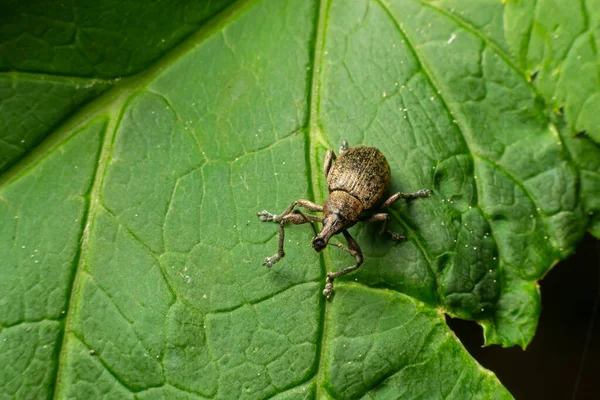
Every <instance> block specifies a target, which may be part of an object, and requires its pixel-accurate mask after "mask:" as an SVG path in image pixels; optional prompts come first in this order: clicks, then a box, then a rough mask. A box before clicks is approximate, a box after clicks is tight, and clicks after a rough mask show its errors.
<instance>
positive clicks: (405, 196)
mask: <svg viewBox="0 0 600 400" xmlns="http://www.w3.org/2000/svg"><path fill="white" fill-rule="evenodd" d="M429 196H431V190H430V189H421V190H419V191H417V192H414V193H402V192H398V193H394V194H393V195H392V196H391V197H390V198H389V199H387V200H386V201H384V202H383V204H382V205H381V208H386V207H389V206H391V205H392V204H393V203H394V202H395V201H396V200H398V199H416V198H419V197H429Z"/></svg>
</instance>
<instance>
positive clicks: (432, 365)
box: [0, 0, 600, 399]
mask: <svg viewBox="0 0 600 400" xmlns="http://www.w3.org/2000/svg"><path fill="white" fill-rule="evenodd" d="M228 3H230V2H229V1H222V2H206V3H203V4H202V6H198V5H196V3H195V2H194V3H193V4H192V2H189V3H183V2H182V3H181V4H178V3H175V2H170V3H167V2H165V3H162V2H159V3H153V4H151V5H145V4H143V5H122V4H121V3H120V2H115V3H114V4H112V3H110V2H102V3H101V6H98V5H96V4H99V3H93V4H92V2H87V1H83V0H81V1H80V2H79V3H77V4H75V5H74V6H72V8H69V9H67V10H63V9H62V8H61V7H60V4H59V3H57V5H56V7H50V6H49V7H47V8H44V7H41V6H39V5H36V4H34V3H32V2H29V3H28V4H27V5H25V6H23V5H17V4H16V3H15V4H12V3H11V4H10V5H9V7H8V9H9V12H7V13H5V14H4V15H3V16H2V17H1V18H3V19H2V20H0V26H2V28H1V29H2V30H0V32H2V36H0V43H1V44H0V69H2V70H4V71H9V72H3V73H0V117H1V118H0V139H4V140H2V141H0V170H1V169H2V168H4V169H5V171H4V172H3V173H2V175H0V220H1V221H2V224H0V259H1V260H2V262H1V263H0V329H1V330H0V397H2V398H11V397H19V398H21V397H23V398H49V397H57V398H67V397H76V398H100V397H102V398H104V397H115V398H134V397H137V398H144V399H150V398H200V399H202V398H227V399H230V398H231V399H234V398H235V399H236V398H269V397H271V398H276V399H300V398H340V399H341V398H359V397H365V398H387V397H401V398H404V397H407V398H413V397H428V398H430V397H440V398H447V397H450V398H457V399H462V398H468V397H476V398H510V394H509V393H508V392H507V391H506V389H505V388H504V387H503V386H502V385H501V384H500V383H499V382H498V380H497V378H496V377H495V376H494V375H493V374H492V373H490V372H489V371H487V370H485V369H483V368H482V367H481V366H480V365H479V364H478V363H477V362H476V361H475V360H474V359H473V358H471V357H470V355H469V354H468V353H467V351H466V350H465V349H464V347H463V346H462V344H461V343H460V341H459V340H458V339H457V338H456V337H455V336H454V334H453V333H452V331H451V330H450V329H449V328H448V327H447V326H446V324H445V314H449V315H452V316H458V317H461V318H466V319H471V320H475V321H478V322H479V323H480V324H481V325H482V326H483V327H484V332H485V338H486V343H487V344H492V343H496V344H501V345H503V346H511V345H520V346H522V347H525V346H526V345H527V344H528V343H529V342H530V341H531V340H532V337H533V335H534V333H535V328H536V324H537V318H538V316H539V313H540V295H539V292H538V287H537V281H538V280H539V279H540V278H541V277H542V276H544V274H546V273H547V272H548V271H549V270H550V268H551V266H552V265H554V264H555V263H556V262H557V261H558V260H560V259H563V258H564V257H566V256H567V255H568V254H570V253H571V252H572V251H573V250H574V248H575V246H576V245H577V242H578V241H579V240H580V239H581V237H582V236H583V234H584V232H585V231H586V230H587V229H590V230H591V232H592V233H593V234H595V235H596V236H599V237H600V219H599V218H598V216H599V215H600V200H599V199H600V148H599V147H598V146H597V145H596V144H595V143H594V142H592V141H591V140H589V139H587V138H585V137H573V136H572V135H571V131H572V129H573V125H572V123H571V121H570V120H569V114H568V112H566V113H565V118H566V120H563V118H562V117H561V116H559V115H553V114H552V113H549V112H548V111H547V110H548V109H550V108H551V107H554V106H555V105H554V104H553V103H552V102H550V101H549V100H548V98H547V97H546V96H547V94H546V92H544V91H543V90H542V89H540V87H539V86H534V85H532V84H531V83H530V82H529V81H528V79H527V76H528V73H529V72H528V70H527V68H526V66H524V65H523V61H524V60H525V59H522V58H518V57H515V56H514V53H513V51H512V50H511V49H512V47H511V46H512V45H510V44H507V43H509V42H510V41H509V40H507V39H503V38H505V37H508V36H509V33H507V32H509V31H508V30H507V31H506V32H505V31H504V25H502V24H501V22H502V17H501V16H502V15H503V14H502V13H507V14H506V15H508V14H509V10H510V7H512V5H510V4H509V5H507V6H502V5H498V4H497V3H496V2H481V3H479V2H478V3H474V4H471V3H472V2H469V3H464V4H463V2H460V3H459V2H456V3H457V4H461V5H462V7H463V8H462V9H456V8H455V7H456V6H455V5H454V4H453V3H454V2H450V1H443V2H442V1H440V2H431V3H430V2H420V1H416V0H393V1H392V0H390V1H386V0H362V1H344V0H323V1H321V2H319V1H317V0H314V1H307V0H297V1H290V2H281V1H269V0H248V1H238V2H236V3H235V4H232V5H228ZM23 7H25V8H23ZM98 7H100V8H98ZM123 7H126V8H123ZM103 10H104V11H106V13H103V12H100V11H103ZM117 10H119V11H117ZM457 10H458V11H457ZM462 11H465V12H464V14H463V13H462ZM551 17H554V15H551V16H548V17H543V18H548V19H549V20H551ZM540 18H542V17H540ZM544 21H545V19H544ZM150 22H151V23H150ZM36 23H37V24H41V25H36ZM507 26H508V25H507ZM155 28H156V29H155ZM192 32H193V33H192ZM511 34H512V33H511ZM186 35H190V36H189V37H188V38H187V39H186V40H185V41H184V42H183V43H179V42H180V41H181V40H182V39H183V37H184V36H186ZM163 38H164V39H165V42H164V44H163V42H162V39H163ZM25 50H27V51H25ZM567 52H568V49H567ZM518 54H519V55H521V54H522V53H520V52H519V53H518ZM121 75H130V76H128V77H125V78H123V79H118V78H119V77H120V76H121ZM540 77H541V75H540ZM573 79H575V77H573ZM536 85H537V84H536ZM540 93H541V95H540ZM21 116H22V118H21ZM582 118H583V117H582ZM586 129H587V128H586ZM590 137H592V138H593V135H591V134H590ZM44 138H45V139H44ZM343 139H347V140H348V141H349V142H350V144H351V145H359V144H366V145H373V146H377V147H378V148H380V149H381V151H382V152H383V153H384V154H385V156H386V157H387V159H388V161H389V163H390V165H391V169H392V190H394V191H398V190H402V191H414V190H418V189H422V188H431V189H433V196H432V197H431V198H428V199H418V200H413V201H410V202H404V201H400V202H398V204H396V205H394V206H393V207H392V208H391V210H390V213H391V215H392V221H391V224H390V225H391V229H393V230H396V231H399V232H402V233H404V234H405V235H406V236H408V240H407V241H406V242H403V243H392V242H389V241H387V240H385V239H384V238H381V237H379V236H378V235H377V231H378V228H379V227H372V226H367V225H359V226H357V227H355V228H353V229H352V230H351V232H352V234H353V235H354V236H355V237H356V238H357V241H358V242H359V243H360V244H361V246H362V249H363V251H364V254H365V259H366V261H365V264H364V266H363V267H362V268H361V269H359V270H358V271H356V272H355V273H352V274H350V275H348V276H346V277H344V278H340V279H339V280H336V288H335V289H336V292H335V296H334V297H333V298H332V299H331V300H330V301H326V300H325V298H324V297H323V296H322V294H321V292H322V290H323V287H324V278H325V274H326V272H327V271H334V270H339V269H341V268H343V267H346V266H348V265H350V263H351V261H352V260H351V258H350V257H348V256H347V255H346V254H345V253H343V252H339V251H337V249H335V248H333V249H326V250H325V251H324V252H323V253H321V254H320V255H317V254H315V252H314V251H313V250H312V249H311V248H310V246H309V243H310V238H311V237H312V232H311V231H310V229H309V228H308V227H307V226H291V227H289V228H288V229H287V230H286V236H285V246H286V249H285V250H286V257H285V258H284V259H283V260H281V261H280V262H279V263H278V264H276V265H275V266H274V267H273V268H271V269H266V268H264V267H263V266H262V261H263V260H264V258H265V257H266V256H270V255H272V254H273V253H274V252H275V250H276V247H277V232H278V227H277V225H275V224H267V223H261V222H260V221H259V220H258V219H257V217H256V212H257V211H260V210H262V209H267V210H269V211H273V212H280V211H282V210H283V209H284V208H285V207H287V206H288V205H289V204H290V203H291V202H292V201H294V200H296V199H299V198H308V199H311V200H314V201H317V202H322V201H323V200H324V198H325V197H326V195H327V188H326V182H325V179H324V177H323V174H322V172H321V171H322V166H323V165H322V162H323V158H324V155H325V151H326V150H327V149H329V148H336V147H337V146H338V145H339V144H340V143H341V142H342V140H343ZM21 140H25V142H21ZM40 142H41V144H39V145H38V143H40ZM19 143H23V144H22V145H21V144H19ZM27 152H29V153H28V154H27V155H25V154H26V153H27Z"/></svg>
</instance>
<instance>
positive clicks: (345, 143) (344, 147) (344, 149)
mask: <svg viewBox="0 0 600 400" xmlns="http://www.w3.org/2000/svg"><path fill="white" fill-rule="evenodd" d="M348 148H349V147H348V141H347V140H346V139H344V141H343V142H342V145H341V146H340V154H342V153H343V152H345V151H346V150H348Z"/></svg>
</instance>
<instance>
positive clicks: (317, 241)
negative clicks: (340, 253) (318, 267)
mask: <svg viewBox="0 0 600 400" xmlns="http://www.w3.org/2000/svg"><path fill="white" fill-rule="evenodd" d="M310 245H311V246H312V248H313V249H315V250H316V252H317V253H319V252H320V251H321V250H323V249H324V248H325V247H326V246H327V242H326V241H325V240H323V238H320V237H318V236H315V237H314V238H313V240H312V242H311V244H310Z"/></svg>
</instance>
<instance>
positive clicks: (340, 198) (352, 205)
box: [311, 190, 363, 252]
mask: <svg viewBox="0 0 600 400" xmlns="http://www.w3.org/2000/svg"><path fill="white" fill-rule="evenodd" d="M362 210H363V205H362V203H361V202H360V200H358V199H357V198H356V197H354V196H352V195H350V194H348V193H346V192H344V191H341V190H335V191H333V192H331V193H329V197H327V200H325V204H324V205H323V214H324V215H325V217H324V218H323V227H322V228H321V232H319V234H318V235H317V236H315V237H314V238H313V240H312V242H311V246H312V247H313V249H315V250H316V251H317V252H320V251H321V250H323V249H324V248H325V247H327V243H329V239H331V237H332V236H333V235H337V234H338V233H340V232H341V231H342V230H344V229H348V228H350V227H351V226H352V225H354V224H355V223H356V222H357V221H358V217H359V216H360V213H361V212H362Z"/></svg>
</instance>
